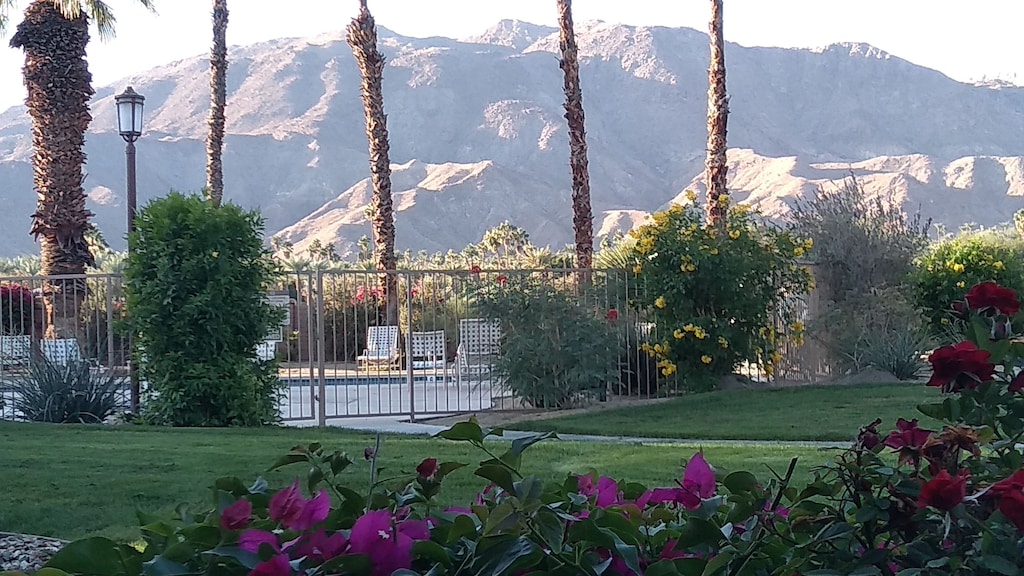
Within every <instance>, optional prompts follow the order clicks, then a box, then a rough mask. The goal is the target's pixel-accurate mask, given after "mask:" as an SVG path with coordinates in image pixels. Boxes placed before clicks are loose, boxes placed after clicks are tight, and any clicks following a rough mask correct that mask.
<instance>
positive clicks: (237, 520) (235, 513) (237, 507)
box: [220, 498, 252, 530]
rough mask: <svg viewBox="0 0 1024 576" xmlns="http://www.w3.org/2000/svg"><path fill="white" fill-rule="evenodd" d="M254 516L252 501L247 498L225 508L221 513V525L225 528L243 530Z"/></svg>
mask: <svg viewBox="0 0 1024 576" xmlns="http://www.w3.org/2000/svg"><path fill="white" fill-rule="evenodd" d="M251 517H252V502H249V501H248V500H246V499H245V498H243V499H241V500H239V501H238V502H235V503H234V504H232V505H231V506H228V507H227V508H225V509H224V512H222V513H221V515H220V526H221V528H223V529H225V530H241V529H242V528H245V527H246V526H248V525H249V519H250V518H251Z"/></svg>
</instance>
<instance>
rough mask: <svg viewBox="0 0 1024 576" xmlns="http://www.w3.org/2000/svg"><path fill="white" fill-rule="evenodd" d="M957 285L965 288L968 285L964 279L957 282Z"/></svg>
mask: <svg viewBox="0 0 1024 576" xmlns="http://www.w3.org/2000/svg"><path fill="white" fill-rule="evenodd" d="M956 287H957V288H965V287H967V283H966V282H964V281H963V280H961V281H959V282H957V283H956Z"/></svg>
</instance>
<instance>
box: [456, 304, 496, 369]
mask: <svg viewBox="0 0 1024 576" xmlns="http://www.w3.org/2000/svg"><path fill="white" fill-rule="evenodd" d="M500 346H501V322H500V321H499V320H491V319H485V318H464V319H462V320H460V321H459V348H458V351H457V352H456V359H457V360H458V365H459V374H460V375H470V374H481V375H482V374H487V373H489V372H490V371H491V367H492V365H493V363H494V357H495V356H497V355H498V352H499V351H500Z"/></svg>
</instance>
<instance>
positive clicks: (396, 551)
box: [349, 510, 430, 576]
mask: <svg viewBox="0 0 1024 576" xmlns="http://www.w3.org/2000/svg"><path fill="white" fill-rule="evenodd" d="M429 538H430V530H429V529H428V528H427V525H426V524H425V523H424V522H421V521H416V520H406V521H405V522H401V523H399V524H398V525H397V526H396V525H395V519H394V518H393V517H392V515H391V512H388V511H387V510H371V511H369V512H367V513H366V514H363V515H362V516H360V517H359V519H358V520H356V523H355V525H353V526H352V533H351V534H350V536H349V544H350V545H351V548H350V551H351V552H352V553H353V554H360V555H363V556H366V557H368V558H369V559H370V564H372V565H373V574H374V576H389V575H390V574H392V573H393V572H394V571H395V570H401V569H403V568H409V567H411V566H412V546H413V543H414V542H415V541H416V540H428V539H429Z"/></svg>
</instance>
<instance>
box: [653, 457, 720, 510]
mask: <svg viewBox="0 0 1024 576" xmlns="http://www.w3.org/2000/svg"><path fill="white" fill-rule="evenodd" d="M714 495H715V473H714V471H712V470H711V466H709V465H708V463H707V461H706V460H704V456H702V455H701V453H700V452H698V453H696V454H694V455H693V457H692V458H690V461H689V463H687V464H686V470H685V471H684V472H683V481H682V482H681V483H680V486H679V488H655V489H653V490H648V491H647V492H644V494H643V495H642V496H641V497H640V499H639V500H637V502H636V504H637V506H639V507H640V508H641V509H643V508H645V507H646V506H647V505H648V504H664V503H668V502H675V503H676V504H681V505H682V506H683V507H684V508H686V509H687V510H696V509H698V508H700V505H701V502H703V501H704V500H706V499H708V498H711V497H712V496H714Z"/></svg>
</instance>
